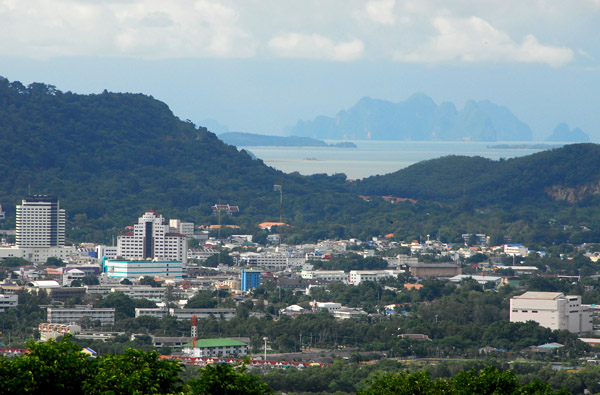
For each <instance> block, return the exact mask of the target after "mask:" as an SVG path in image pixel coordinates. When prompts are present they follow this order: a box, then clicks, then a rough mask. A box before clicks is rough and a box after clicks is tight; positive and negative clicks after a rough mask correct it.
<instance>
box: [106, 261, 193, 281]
mask: <svg viewBox="0 0 600 395" xmlns="http://www.w3.org/2000/svg"><path fill="white" fill-rule="evenodd" d="M102 266H103V269H102V271H103V273H106V274H107V275H108V277H112V278H127V279H135V278H140V277H145V276H150V277H160V278H175V279H178V278H182V276H183V268H182V264H181V261H163V260H156V259H152V260H150V259H148V260H132V261H126V260H107V261H105V262H104V263H103V265H102Z"/></svg>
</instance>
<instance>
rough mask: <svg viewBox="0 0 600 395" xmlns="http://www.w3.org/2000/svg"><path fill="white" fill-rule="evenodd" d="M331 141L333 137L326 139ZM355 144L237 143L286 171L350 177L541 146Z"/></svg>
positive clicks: (504, 155)
mask: <svg viewBox="0 0 600 395" xmlns="http://www.w3.org/2000/svg"><path fill="white" fill-rule="evenodd" d="M327 142H328V143H335V142H337V141H327ZM354 143H355V144H356V145H357V146H358V148H329V147H327V148H314V147H240V148H244V149H247V150H248V151H250V152H252V153H253V154H254V155H256V157H258V158H260V159H262V160H263V162H264V163H265V164H266V165H268V166H271V167H274V168H276V169H279V170H282V171H284V172H286V173H291V172H294V171H297V172H299V173H300V174H304V175H310V174H316V173H327V174H335V173H345V174H346V175H347V176H348V178H350V179H358V178H365V177H369V176H372V175H377V174H388V173H392V172H394V171H397V170H400V169H403V168H405V167H407V166H410V165H412V164H414V163H417V162H420V161H423V160H428V159H434V158H439V157H442V156H447V155H466V156H482V157H484V158H490V159H494V160H498V159H500V158H505V159H508V158H515V157H518V156H525V155H530V154H533V153H535V152H539V151H542V150H541V149H514V148H513V149H497V148H488V147H489V146H493V145H496V144H521V145H522V144H536V143H532V142H527V143H523V142H517V143H510V142H508V143H507V142H502V143H479V142H477V143H475V142H429V141H427V142H424V141H354Z"/></svg>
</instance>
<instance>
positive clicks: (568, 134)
mask: <svg viewBox="0 0 600 395" xmlns="http://www.w3.org/2000/svg"><path fill="white" fill-rule="evenodd" d="M546 141H560V142H565V143H587V142H588V141H590V136H589V135H588V134H587V133H585V132H584V131H583V130H581V129H579V128H575V129H573V130H571V129H569V126H568V125H567V124H566V123H560V124H559V125H558V126H557V127H556V128H555V129H554V132H552V135H551V136H550V137H548V138H547V139H546Z"/></svg>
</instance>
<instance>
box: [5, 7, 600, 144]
mask: <svg viewBox="0 0 600 395" xmlns="http://www.w3.org/2000/svg"><path fill="white" fill-rule="evenodd" d="M0 26H1V27H2V28H1V29H0V75H1V76H3V77H5V78H8V79H9V80H11V81H14V80H18V81H21V82H22V83H24V84H29V83H32V82H44V83H48V84H51V85H55V86H56V87H57V88H58V89H60V90H62V91H72V92H76V93H82V94H89V93H100V92H102V91H103V90H104V89H107V90H109V91H114V92H139V93H145V94H148V95H152V96H153V97H155V98H156V99H159V100H161V101H164V102H165V103H167V104H168V105H169V107H170V108H171V110H172V111H173V113H174V114H175V115H176V116H178V117H179V118H181V119H184V120H186V119H189V120H191V121H192V122H194V123H196V124H198V125H202V124H203V123H205V120H207V119H212V120H216V121H218V122H219V123H221V124H223V125H227V126H228V127H229V129H230V130H232V131H240V132H249V133H261V134H283V133H284V131H285V130H286V128H287V127H290V126H293V125H294V124H296V122H297V121H298V120H300V119H304V120H309V119H313V118H314V117H316V116H317V115H327V116H334V115H335V114H336V113H337V112H338V111H340V110H343V109H347V108H349V107H351V106H353V105H354V104H355V103H356V102H357V101H358V100H359V99H360V98H361V97H363V96H370V97H373V98H378V99H384V100H389V101H392V102H400V101H404V100H406V99H407V98H408V97H409V96H411V95H412V94H414V93H417V92H422V93H425V94H427V95H429V96H430V97H432V98H433V100H434V101H435V102H436V103H438V104H439V103H441V102H443V101H451V102H453V103H455V104H456V105H457V107H458V108H459V109H460V108H462V107H463V106H464V104H465V102H466V101H467V100H471V99H473V100H490V101H492V102H494V103H496V104H499V105H503V106H506V107H507V108H509V109H510V110H511V111H512V112H513V113H514V114H515V115H516V116H517V117H519V118H520V119H521V120H522V121H524V122H525V123H527V124H528V125H529V126H531V128H532V130H533V133H534V140H543V139H544V138H545V137H547V136H549V135H550V134H551V132H552V130H553V129H554V127H556V125H558V123H560V122H566V123H567V124H568V125H569V126H570V127H571V128H575V127H580V128H581V129H582V130H583V131H584V132H586V133H588V134H589V135H590V136H591V138H592V141H595V142H600V111H598V108H599V106H598V102H599V100H598V98H599V92H600V74H599V73H600V40H599V38H600V0H569V1H564V0H557V1H552V0H529V1H522V0H486V1H481V0H445V1H433V0H368V1H359V0H302V1H300V0H215V1H213V0H169V1H165V0H27V1H19V0H0Z"/></svg>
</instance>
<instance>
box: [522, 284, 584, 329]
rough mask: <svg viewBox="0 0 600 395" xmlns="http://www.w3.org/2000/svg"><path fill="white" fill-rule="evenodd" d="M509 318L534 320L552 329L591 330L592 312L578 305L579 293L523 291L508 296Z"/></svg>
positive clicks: (524, 320)
mask: <svg viewBox="0 0 600 395" xmlns="http://www.w3.org/2000/svg"><path fill="white" fill-rule="evenodd" d="M510 321H511V322H527V321H535V322H537V323H538V324H540V326H543V327H546V328H549V329H552V330H556V329H559V330H568V331H569V332H572V333H585V332H591V331H592V329H593V324H592V312H591V311H590V310H589V309H588V308H587V307H585V306H582V305H581V296H565V295H563V294H562V293H560V292H525V293H524V294H523V295H520V296H515V297H514V298H511V299H510Z"/></svg>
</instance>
